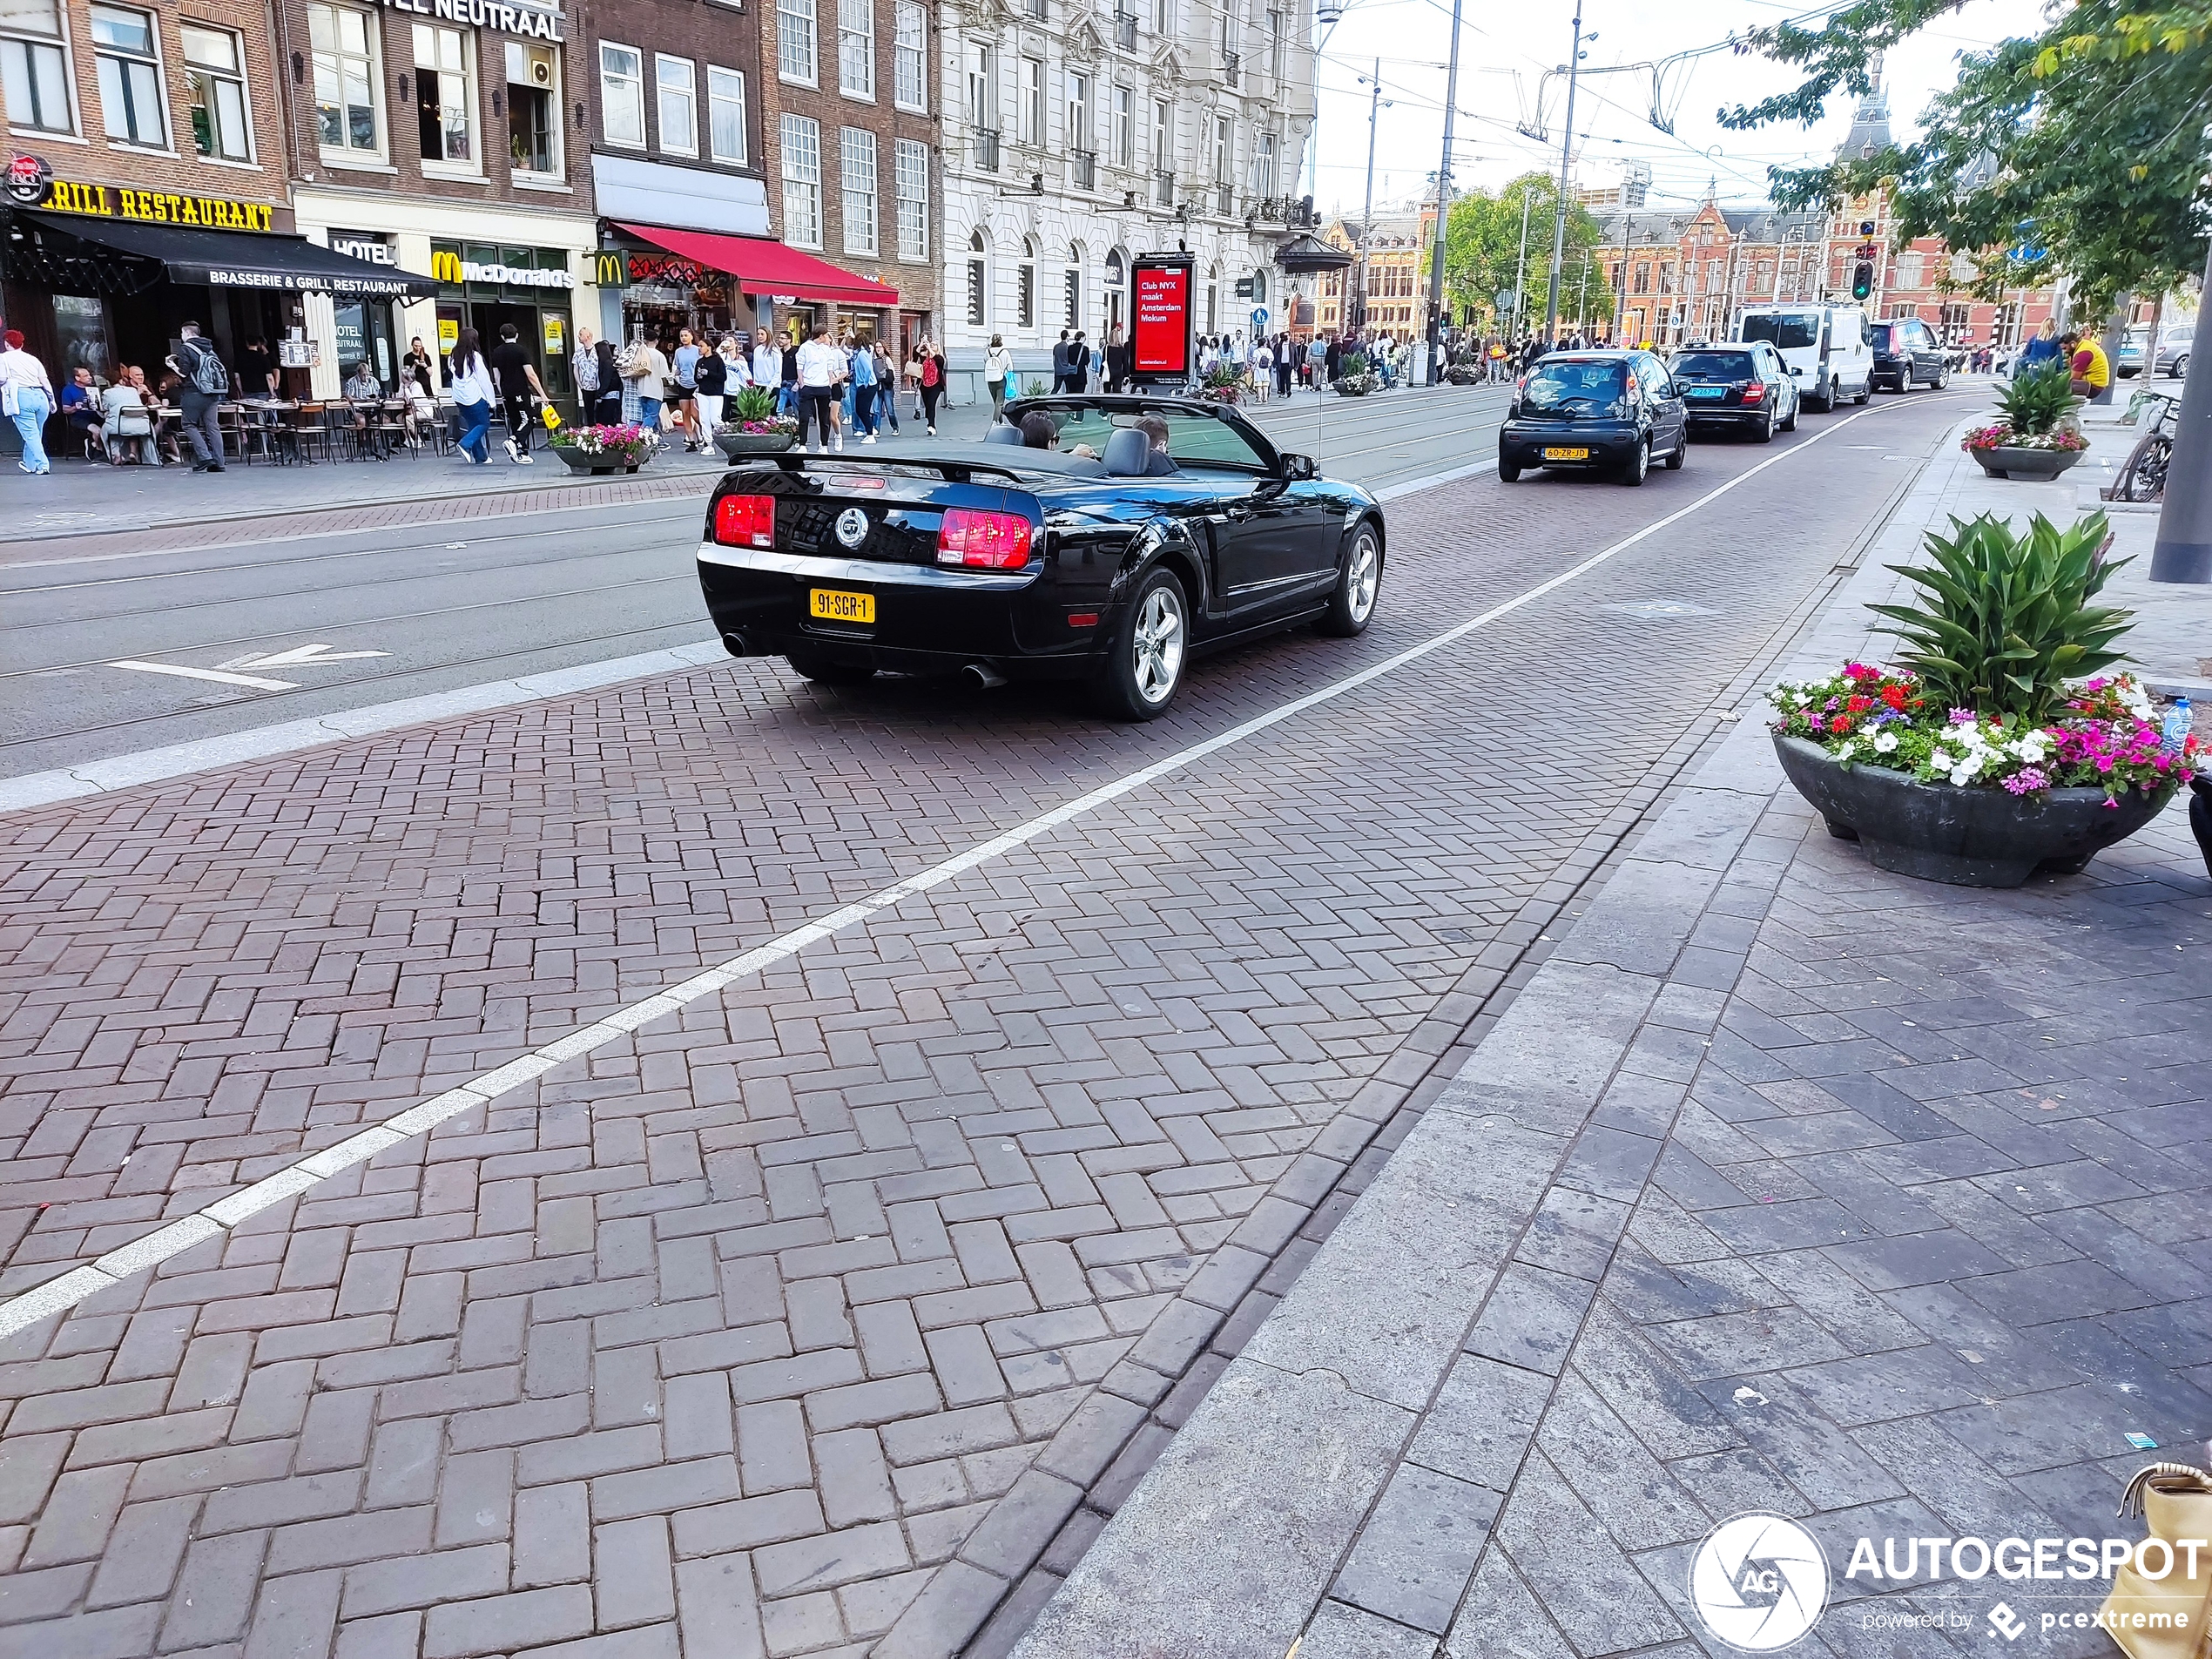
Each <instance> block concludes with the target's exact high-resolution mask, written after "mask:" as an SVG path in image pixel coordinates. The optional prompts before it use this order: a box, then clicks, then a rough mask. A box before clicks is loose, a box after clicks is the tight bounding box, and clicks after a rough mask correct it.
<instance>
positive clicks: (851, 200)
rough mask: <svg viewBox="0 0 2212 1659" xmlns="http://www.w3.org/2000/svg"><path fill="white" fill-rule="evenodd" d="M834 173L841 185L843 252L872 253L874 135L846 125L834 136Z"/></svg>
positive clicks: (865, 129)
mask: <svg viewBox="0 0 2212 1659" xmlns="http://www.w3.org/2000/svg"><path fill="white" fill-rule="evenodd" d="M838 162H839V166H838V175H839V179H840V182H841V183H842V184H843V185H844V187H845V251H846V253H867V254H871V255H872V254H873V253H874V252H875V247H876V228H875V226H876V219H875V134H874V133H873V132H869V131H868V130H867V128H866V127H846V128H845V129H844V131H843V132H840V134H839V135H838Z"/></svg>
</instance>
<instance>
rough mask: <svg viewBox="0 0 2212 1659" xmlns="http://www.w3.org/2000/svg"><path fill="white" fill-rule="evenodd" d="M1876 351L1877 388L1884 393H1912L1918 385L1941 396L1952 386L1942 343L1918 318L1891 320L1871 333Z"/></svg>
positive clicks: (1869, 331)
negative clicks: (1913, 387) (1913, 388)
mask: <svg viewBox="0 0 2212 1659" xmlns="http://www.w3.org/2000/svg"><path fill="white" fill-rule="evenodd" d="M1868 337H1869V339H1870V340H1871V342H1872V345H1873V347H1874V384H1875V385H1876V386H1877V387H1878V388H1881V389H1883V390H1885V391H1891V392H1909V391H1911V390H1912V384H1913V382H1914V381H1919V382H1920V383H1921V384H1922V385H1924V386H1927V387H1931V388H1933V389H1934V390H1936V391H1939V392H1940V391H1941V390H1943V388H1945V387H1946V386H1948V385H1950V384H1951V364H1950V362H1949V361H1948V360H1947V359H1946V357H1945V356H1944V352H1943V345H1942V342H1941V341H1939V340H1937V339H1936V337H1935V334H1934V333H1933V332H1932V330H1931V329H1930V328H1929V327H1928V325H1927V324H1925V323H1924V322H1922V321H1921V320H1919V318H1918V317H1891V318H1889V319H1887V320H1885V321H1882V322H1878V323H1876V324H1875V325H1874V326H1873V327H1871V329H1869V330H1868Z"/></svg>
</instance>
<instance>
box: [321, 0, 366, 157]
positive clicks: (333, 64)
mask: <svg viewBox="0 0 2212 1659" xmlns="http://www.w3.org/2000/svg"><path fill="white" fill-rule="evenodd" d="M307 38H308V41H309V43H310V44H312V45H313V47H314V54H315V128H316V132H317V135H318V137H319V139H320V143H321V145H322V147H323V148H324V149H326V150H336V151H340V152H352V153H353V154H354V155H377V154H381V152H382V150H383V145H382V142H381V138H380V136H379V134H378V132H377V125H378V121H377V109H376V82H377V74H376V57H375V51H374V45H373V44H372V43H371V41H370V38H369V28H368V16H367V14H365V13H363V12H359V11H355V10H354V9H353V8H352V7H351V6H325V5H311V6H309V7H308V8H307Z"/></svg>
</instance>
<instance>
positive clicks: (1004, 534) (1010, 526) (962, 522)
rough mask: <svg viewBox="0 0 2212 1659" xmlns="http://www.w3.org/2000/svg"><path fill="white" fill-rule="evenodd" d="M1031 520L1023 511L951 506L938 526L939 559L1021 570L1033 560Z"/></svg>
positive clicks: (973, 567) (984, 567) (981, 567)
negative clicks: (984, 509) (1005, 511)
mask: <svg viewBox="0 0 2212 1659" xmlns="http://www.w3.org/2000/svg"><path fill="white" fill-rule="evenodd" d="M1030 535H1031V530H1030V525H1029V521H1028V519H1026V518H1024V517H1022V515H1021V514H1019V513H992V512H985V511H983V510H981V509H978V508H974V507H951V508H948V509H946V510H945V518H944V522H943V523H941V524H940V525H939V526H938V527H937V563H940V564H960V565H966V566H967V567H968V568H969V569H971V570H1020V569H1021V568H1022V566H1023V565H1025V564H1027V563H1028V562H1029V538H1030Z"/></svg>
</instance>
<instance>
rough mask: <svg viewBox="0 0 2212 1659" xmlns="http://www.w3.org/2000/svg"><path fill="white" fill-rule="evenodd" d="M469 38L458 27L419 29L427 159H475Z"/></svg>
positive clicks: (418, 95)
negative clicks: (472, 134)
mask: <svg viewBox="0 0 2212 1659" xmlns="http://www.w3.org/2000/svg"><path fill="white" fill-rule="evenodd" d="M469 49H470V42H469V37H467V36H466V35H464V34H462V32H461V31H460V30H458V29H440V28H438V27H436V26H435V24H427V23H419V24H415V125H416V127H417V129H418V130H419V131H420V132H421V137H422V158H423V160H425V161H458V162H469V161H474V160H475V158H476V151H475V145H474V143H473V142H472V140H471V135H470V131H469V130H470V128H471V127H472V126H473V125H475V107H476V99H475V91H474V89H473V88H472V87H471V86H470V85H469V81H470V80H471V79H472V77H471V76H470V74H469Z"/></svg>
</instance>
